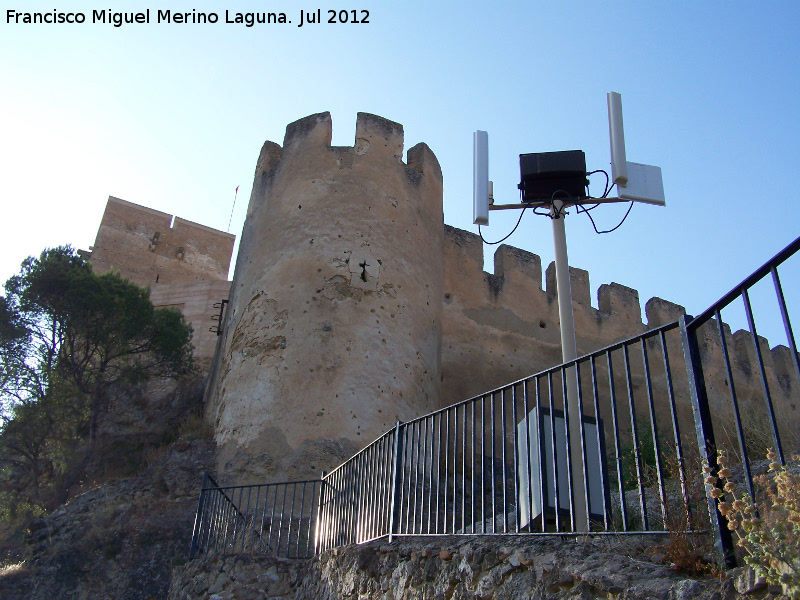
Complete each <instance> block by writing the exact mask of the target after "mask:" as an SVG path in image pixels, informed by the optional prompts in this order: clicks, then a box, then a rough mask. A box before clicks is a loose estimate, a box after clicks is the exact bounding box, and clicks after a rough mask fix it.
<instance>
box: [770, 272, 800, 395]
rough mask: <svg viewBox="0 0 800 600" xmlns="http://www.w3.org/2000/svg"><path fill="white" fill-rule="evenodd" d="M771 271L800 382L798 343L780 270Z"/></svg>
mask: <svg viewBox="0 0 800 600" xmlns="http://www.w3.org/2000/svg"><path fill="white" fill-rule="evenodd" d="M770 271H771V272H772V282H773V283H774V284H775V295H776V296H777V297H778V306H779V308H780V310H781V318H782V319H783V328H784V329H785V330H786V341H787V342H789V349H790V350H791V351H792V363H794V368H795V371H796V372H797V380H798V382H800V356H798V354H797V343H796V341H795V338H794V332H793V331H792V323H791V321H790V320H789V311H788V310H787V309H786V300H785V299H784V297H783V287H782V286H781V280H780V278H779V277H778V269H777V267H775V266H773V267H772V268H771V269H770Z"/></svg>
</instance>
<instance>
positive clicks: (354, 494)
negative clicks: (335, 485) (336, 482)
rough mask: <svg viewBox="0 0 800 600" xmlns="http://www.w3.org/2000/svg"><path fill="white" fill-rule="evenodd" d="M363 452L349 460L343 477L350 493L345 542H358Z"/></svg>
mask: <svg viewBox="0 0 800 600" xmlns="http://www.w3.org/2000/svg"><path fill="white" fill-rule="evenodd" d="M362 458H363V454H359V455H358V458H357V459H356V460H352V461H350V468H349V469H348V471H347V473H346V474H345V477H346V479H347V481H348V483H349V486H348V487H349V489H350V490H351V494H350V510H349V514H348V515H347V519H348V520H347V529H346V530H345V531H346V534H347V535H346V539H347V543H350V544H352V543H358V516H359V510H360V508H361V486H362V485H363V479H364V478H363V477H362V473H361V462H362V461H361V459H362Z"/></svg>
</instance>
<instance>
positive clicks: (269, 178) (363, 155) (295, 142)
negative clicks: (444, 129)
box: [248, 112, 442, 216]
mask: <svg viewBox="0 0 800 600" xmlns="http://www.w3.org/2000/svg"><path fill="white" fill-rule="evenodd" d="M332 134H333V125H332V121H331V115H330V113H328V112H323V113H317V114H314V115H309V116H308V117H304V118H303V119H299V120H297V121H295V122H294V123H290V124H289V125H287V127H286V133H285V135H284V139H283V146H280V145H278V144H277V143H275V142H271V141H267V142H265V143H264V145H263V147H262V149H261V154H260V156H259V159H258V162H257V164H256V172H255V178H254V185H253V194H252V196H251V200H250V206H249V208H248V216H249V215H251V214H252V213H253V212H254V211H255V210H256V209H257V208H258V207H259V206H260V205H261V202H262V201H263V199H264V198H265V196H266V194H267V193H268V187H269V186H271V185H272V183H273V182H274V181H275V180H276V178H279V177H280V173H281V172H283V171H289V172H291V173H293V174H294V177H295V178H297V177H300V178H304V177H309V178H310V179H312V180H313V181H314V183H315V184H316V185H318V186H320V187H323V188H324V187H326V186H327V185H328V184H329V183H330V182H331V181H332V179H331V178H330V177H328V178H321V177H320V176H319V174H320V167H323V170H324V167H327V168H328V169H334V170H335V171H336V172H338V173H337V175H342V176H345V177H347V178H349V179H357V178H361V179H362V180H363V181H367V179H366V177H368V176H373V177H379V178H384V179H385V178H387V177H390V176H391V177H393V178H397V179H401V178H402V176H403V175H404V176H405V179H406V181H407V183H408V185H410V186H412V187H417V186H420V185H425V186H427V187H432V188H433V189H436V188H438V189H441V186H442V170H441V167H440V165H439V161H438V160H437V159H436V156H435V155H434V154H433V152H432V151H431V150H430V148H428V146H427V145H426V144H424V143H420V144H417V145H416V146H414V147H412V148H411V149H409V150H408V153H407V162H406V163H404V162H403V147H404V142H405V140H404V133H403V126H402V125H401V124H400V123H396V122H394V121H390V120H389V119H384V118H383V117H379V116H377V115H372V114H369V113H363V112H360V113H358V115H357V119H356V131H355V140H354V143H353V146H331V138H332ZM378 171H380V173H378ZM390 174H391V175H390ZM337 180H338V178H337ZM333 191H334V194H333V196H336V193H335V192H336V190H333ZM423 197H427V196H425V195H424V196H423ZM333 199H334V198H332V197H330V195H326V200H328V201H332V200H333ZM339 200H340V201H347V199H344V198H339ZM394 208H397V206H396V205H395V206H394ZM368 210H372V207H368Z"/></svg>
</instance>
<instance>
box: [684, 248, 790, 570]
mask: <svg viewBox="0 0 800 600" xmlns="http://www.w3.org/2000/svg"><path fill="white" fill-rule="evenodd" d="M798 250H800V238H797V239H796V240H794V242H792V243H791V244H789V245H788V246H787V247H786V248H784V249H783V250H782V251H781V252H779V253H778V254H776V255H775V256H774V257H773V258H772V259H770V260H769V261H767V262H766V263H765V264H764V265H762V266H761V268H759V269H757V270H756V271H755V272H754V273H753V274H752V275H750V276H749V277H748V278H747V279H745V280H744V281H742V282H741V283H740V284H739V285H738V286H736V287H734V288H733V289H732V290H731V291H730V292H728V293H727V294H725V295H724V296H723V297H722V298H720V300H719V301H717V302H716V303H715V304H714V305H712V306H711V307H710V308H708V310H706V311H704V312H703V313H702V314H700V315H698V316H697V317H695V318H689V317H684V318H682V319H681V321H680V325H681V333H682V337H683V345H684V352H685V356H686V365H687V372H688V379H689V389H690V393H691V400H692V404H693V406H694V411H695V427H696V431H697V439H698V445H699V451H700V457H701V460H702V461H703V462H705V463H707V464H709V465H710V466H711V468H712V473H711V475H716V474H717V470H718V465H717V461H716V459H717V452H718V451H720V450H722V451H726V452H728V453H730V454H732V459H733V462H734V463H736V464H737V465H740V467H741V471H742V479H743V481H744V485H745V487H746V489H747V492H748V493H749V494H750V497H751V498H756V497H757V494H756V490H755V489H754V485H753V474H752V469H751V467H752V464H753V461H754V460H756V459H757V457H758V456H759V455H760V458H762V459H763V458H764V456H765V451H766V449H767V448H768V447H769V448H772V449H773V450H774V451H775V453H776V454H777V459H776V460H777V461H778V462H780V463H781V464H786V460H785V458H786V457H785V455H784V439H786V438H790V439H791V443H792V444H793V447H794V450H795V451H798V450H800V447H798V446H800V423H798V418H797V413H796V412H794V413H793V412H792V411H791V410H789V407H790V406H792V404H796V403H797V401H798V399H800V359H799V358H798V354H797V343H796V340H795V337H794V332H793V330H792V325H791V321H790V317H789V308H788V305H787V302H786V298H785V296H784V293H783V286H782V284H781V279H780V276H779V274H778V268H779V267H781V266H783V265H784V264H785V263H786V262H787V261H788V260H789V259H790V258H791V257H792V256H794V255H795V254H796V253H797V252H798ZM768 279H771V280H772V284H773V285H772V287H773V290H774V295H771V296H772V297H771V298H770V299H771V300H772V302H774V304H773V305H772V309H771V310H770V309H769V308H767V310H762V312H761V313H760V314H759V315H756V311H755V310H754V306H753V302H752V301H751V295H752V294H753V293H754V291H758V292H760V293H761V294H762V296H763V294H764V292H767V295H768V296H769V295H770V294H769V293H768V290H764V289H758V286H759V284H760V283H762V282H766V281H767V280H768ZM737 301H741V304H738V302H737ZM762 305H766V306H767V307H769V302H762ZM736 308H739V310H740V311H743V313H744V315H743V316H744V318H745V321H746V323H747V330H746V331H740V332H737V333H735V334H731V332H730V329H729V328H728V327H727V326H726V325H725V323H724V322H723V316H722V313H723V311H725V310H726V309H727V312H728V313H729V314H735V312H734V311H735V309H736ZM775 308H777V311H775V310H774V309H775ZM776 314H779V315H780V321H781V324H782V326H783V329H784V333H785V336H786V337H785V340H786V343H787V345H788V349H787V348H786V347H783V348H781V347H776V349H775V350H772V351H771V350H770V348H769V345H768V344H767V343H766V340H765V339H763V338H760V337H759V335H758V330H757V329H756V316H759V318H763V319H765V320H766V319H769V318H774V317H775V316H776ZM776 341H777V340H773V343H774V342H776ZM734 345H736V346H738V349H739V355H741V354H742V352H746V353H747V354H749V352H747V350H748V348H747V346H749V349H750V350H751V351H752V355H751V357H752V360H749V358H750V357H748V360H742V359H741V358H739V359H738V360H737V361H736V362H737V365H736V366H738V369H734V365H733V362H734V361H733V359H732V357H731V352H730V350H729V349H730V348H731V347H732V346H734ZM784 350H786V351H785V352H784ZM775 355H777V356H781V355H783V356H785V357H786V359H787V362H788V363H789V366H788V368H787V369H785V372H784V373H783V374H782V376H779V375H776V372H775V371H776V369H775V365H774V359H775ZM752 363H755V364H752ZM768 363H771V364H772V368H770V369H767V364H768ZM715 364H717V365H718V364H721V365H722V367H723V371H722V373H715V371H716V370H715V369H714V365H715ZM742 372H744V378H745V379H755V380H757V381H758V385H760V388H761V393H762V396H761V397H760V398H758V397H751V398H749V399H747V403H746V405H743V403H742V402H741V400H742V399H741V398H739V397H738V396H737V393H736V389H737V379H739V381H740V382H741V383H749V382H743V381H742V375H741V374H740V373H742ZM714 375H716V376H714ZM720 379H722V383H723V385H719V384H720ZM751 387H752V386H751ZM756 387H757V386H756ZM776 399H780V400H779V402H778V405H777V407H776V402H775V400H776ZM759 402H763V404H761V406H759ZM712 409H713V410H712ZM743 411H746V414H747V419H746V420H745V419H743V418H742V413H743ZM748 429H749V431H748ZM733 432H735V435H732V433H733ZM765 432H768V434H767V439H766V440H764V439H763V438H764V435H763V434H764V433H765ZM759 434H761V435H759ZM717 485H721V483H719V482H718V483H717ZM706 487H707V492H709V493H708V494H707V496H706V497H707V499H708V506H709V512H710V518H711V524H712V527H713V529H714V533H715V541H716V545H717V549H718V551H719V552H720V553H721V554H722V555H723V556H724V557H725V559H726V561H727V562H728V564H730V565H733V562H734V561H733V555H734V552H733V543H732V540H731V532H730V531H729V530H728V528H727V523H726V522H725V520H724V518H723V517H722V515H721V514H720V513H719V512H718V510H717V502H716V500H715V499H714V498H713V497H712V496H711V494H710V492H711V488H712V486H710V485H708V486H706Z"/></svg>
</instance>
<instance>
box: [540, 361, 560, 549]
mask: <svg viewBox="0 0 800 600" xmlns="http://www.w3.org/2000/svg"><path fill="white" fill-rule="evenodd" d="M547 397H548V400H549V403H550V452H552V454H551V456H552V457H553V508H554V511H555V521H556V533H560V532H561V514H560V513H561V492H560V489H559V488H560V486H559V485H558V447H557V444H556V413H555V406H554V405H553V397H554V392H553V371H548V372H547ZM542 437H544V436H542ZM540 464H542V463H540ZM545 506H546V505H544V504H543V505H542V510H544V507H545ZM542 514H544V513H542Z"/></svg>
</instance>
